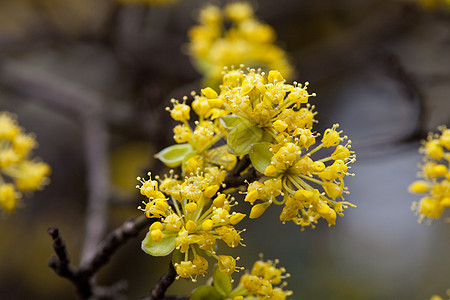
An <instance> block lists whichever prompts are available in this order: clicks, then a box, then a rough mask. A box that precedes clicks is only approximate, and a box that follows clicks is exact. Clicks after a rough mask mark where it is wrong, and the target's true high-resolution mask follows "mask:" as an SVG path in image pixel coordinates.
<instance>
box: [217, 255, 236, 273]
mask: <svg viewBox="0 0 450 300" xmlns="http://www.w3.org/2000/svg"><path fill="white" fill-rule="evenodd" d="M235 269H236V260H235V259H234V258H233V257H232V256H229V255H219V270H220V272H222V273H223V274H226V275H231V274H233V272H234V270H235Z"/></svg>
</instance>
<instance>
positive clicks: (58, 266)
mask: <svg viewBox="0 0 450 300" xmlns="http://www.w3.org/2000/svg"><path fill="white" fill-rule="evenodd" d="M47 232H48V233H49V234H50V235H51V236H52V239H53V249H54V250H55V253H56V255H57V256H56V257H55V256H52V257H51V258H50V260H49V262H48V265H49V267H50V268H52V269H53V270H54V271H55V273H56V274H58V276H61V277H64V278H67V279H69V280H70V281H71V282H72V283H73V284H74V285H75V288H76V289H77V293H78V295H79V296H80V298H82V299H87V298H89V297H90V296H91V295H92V288H91V283H90V282H89V278H88V277H86V276H80V272H79V270H78V269H77V268H75V267H73V266H70V265H69V263H70V259H69V255H68V253H67V250H66V244H65V242H64V240H63V239H62V236H61V235H60V234H59V230H58V228H56V227H51V228H49V229H48V230H47Z"/></svg>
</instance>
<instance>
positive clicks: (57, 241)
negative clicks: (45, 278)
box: [47, 215, 153, 299]
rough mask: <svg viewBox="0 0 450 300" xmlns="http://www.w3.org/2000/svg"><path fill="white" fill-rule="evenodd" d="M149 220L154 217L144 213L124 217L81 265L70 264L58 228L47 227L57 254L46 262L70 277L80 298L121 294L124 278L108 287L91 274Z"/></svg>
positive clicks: (118, 295)
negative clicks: (126, 218)
mask: <svg viewBox="0 0 450 300" xmlns="http://www.w3.org/2000/svg"><path fill="white" fill-rule="evenodd" d="M152 221H153V219H149V218H147V217H146V216H145V215H141V216H139V217H137V218H135V219H133V220H128V221H126V222H125V223H123V224H122V225H121V226H120V227H118V228H116V229H115V230H114V231H113V232H111V233H110V234H109V235H108V236H107V237H106V238H105V239H104V240H103V241H102V242H101V243H100V245H99V246H98V247H97V249H96V251H95V253H94V255H93V256H92V258H90V259H89V260H88V261H86V263H85V264H84V265H83V266H82V267H81V268H76V267H73V266H70V259H69V255H68V253H67V250H66V245H65V242H64V240H63V239H62V237H61V235H60V234H59V230H58V228H56V227H52V228H49V229H48V230H47V232H48V233H49V234H50V235H51V237H52V239H53V249H54V250H55V253H56V257H55V256H52V257H51V258H50V260H49V262H48V265H49V267H50V268H52V269H53V270H54V271H55V273H56V274H57V275H58V276H61V277H64V278H67V279H68V280H70V281H71V282H72V283H73V285H74V286H75V288H76V290H77V293H78V295H79V296H80V298H82V299H88V298H91V297H94V298H95V297H103V298H104V297H109V298H112V299H116V298H120V297H121V294H120V292H121V291H122V290H123V289H125V288H126V284H124V282H123V281H119V282H118V283H116V284H114V285H112V286H110V287H99V286H97V285H96V284H95V279H94V276H95V275H96V274H97V272H98V271H99V269H100V268H101V267H103V266H104V265H106V263H108V261H109V260H110V258H111V256H112V255H113V254H114V253H115V252H116V251H117V249H119V248H120V247H121V246H122V245H124V244H125V243H126V242H127V241H128V240H129V239H130V238H131V237H134V236H136V235H138V233H139V232H140V231H141V230H142V229H143V228H145V227H147V226H149V225H150V224H151V223H152Z"/></svg>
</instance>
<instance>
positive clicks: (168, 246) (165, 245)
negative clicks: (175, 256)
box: [141, 231, 176, 256]
mask: <svg viewBox="0 0 450 300" xmlns="http://www.w3.org/2000/svg"><path fill="white" fill-rule="evenodd" d="M175 238H176V236H175V235H172V236H165V237H164V238H163V239H162V240H161V241H159V242H155V241H154V240H153V239H152V237H151V232H150V231H149V232H147V235H146V236H145V239H144V240H143V241H142V244H141V248H142V250H144V252H146V253H148V254H150V255H153V256H166V255H168V254H170V253H171V252H172V251H173V249H175Z"/></svg>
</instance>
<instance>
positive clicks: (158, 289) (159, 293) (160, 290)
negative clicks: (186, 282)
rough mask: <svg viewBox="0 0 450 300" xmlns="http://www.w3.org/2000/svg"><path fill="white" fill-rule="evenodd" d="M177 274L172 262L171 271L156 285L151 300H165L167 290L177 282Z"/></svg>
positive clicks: (151, 293)
mask: <svg viewBox="0 0 450 300" xmlns="http://www.w3.org/2000/svg"><path fill="white" fill-rule="evenodd" d="M176 276H177V272H176V271H175V268H174V267H173V264H172V261H170V262H169V269H168V270H167V271H166V272H165V273H164V274H163V275H162V276H161V278H160V279H159V280H158V282H157V283H156V285H155V286H154V287H153V289H152V290H151V291H150V296H149V298H148V299H149V300H158V299H163V297H164V294H165V293H166V290H167V289H168V288H169V286H170V285H171V284H172V283H173V282H174V281H175V278H176Z"/></svg>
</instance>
